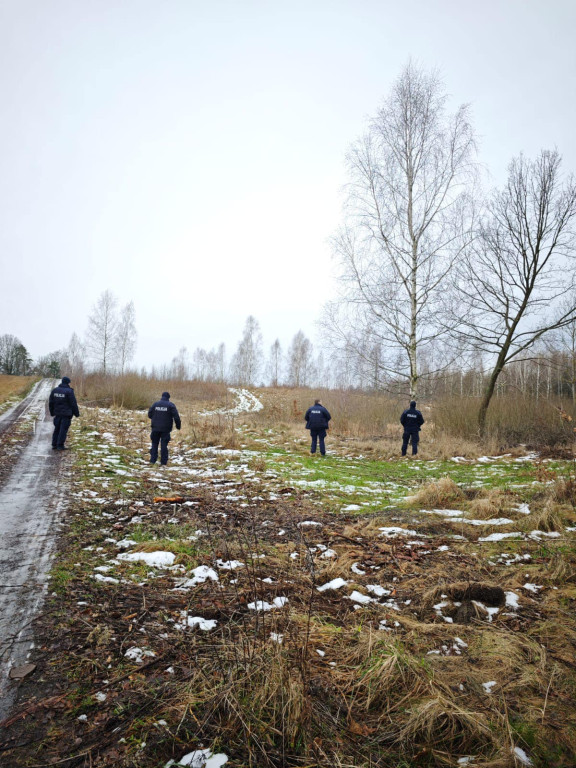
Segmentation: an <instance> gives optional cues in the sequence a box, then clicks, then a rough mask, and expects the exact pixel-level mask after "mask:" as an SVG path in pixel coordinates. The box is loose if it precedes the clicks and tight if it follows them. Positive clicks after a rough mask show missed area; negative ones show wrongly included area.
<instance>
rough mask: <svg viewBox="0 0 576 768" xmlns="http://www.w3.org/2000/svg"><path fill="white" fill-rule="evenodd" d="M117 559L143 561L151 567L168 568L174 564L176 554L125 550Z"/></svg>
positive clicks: (129, 561) (131, 561) (133, 561)
mask: <svg viewBox="0 0 576 768" xmlns="http://www.w3.org/2000/svg"><path fill="white" fill-rule="evenodd" d="M117 559H118V560H122V561H123V562H127V563H136V562H143V563H146V565H149V566H150V567H151V568H167V567H169V566H171V565H173V564H174V560H175V559H176V555H175V554H174V553H173V552H123V553H122V554H120V555H117Z"/></svg>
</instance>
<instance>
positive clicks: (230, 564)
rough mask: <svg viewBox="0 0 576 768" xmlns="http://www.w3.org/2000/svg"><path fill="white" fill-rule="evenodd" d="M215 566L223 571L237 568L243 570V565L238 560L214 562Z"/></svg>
mask: <svg viewBox="0 0 576 768" xmlns="http://www.w3.org/2000/svg"><path fill="white" fill-rule="evenodd" d="M216 565H217V566H218V568H220V569H221V570H223V571H234V570H236V569H237V568H244V563H241V562H240V560H220V559H218V560H216Z"/></svg>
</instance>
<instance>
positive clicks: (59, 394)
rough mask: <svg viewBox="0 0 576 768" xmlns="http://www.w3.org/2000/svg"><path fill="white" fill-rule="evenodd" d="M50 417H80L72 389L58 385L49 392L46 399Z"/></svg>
mask: <svg viewBox="0 0 576 768" xmlns="http://www.w3.org/2000/svg"><path fill="white" fill-rule="evenodd" d="M48 410H49V411H50V416H77V417H79V416H80V411H79V410H78V403H77V402H76V395H75V394H74V390H73V389H72V387H69V386H68V385H67V384H62V383H60V384H59V385H58V386H57V387H54V389H53V390H52V392H50V397H49V399H48Z"/></svg>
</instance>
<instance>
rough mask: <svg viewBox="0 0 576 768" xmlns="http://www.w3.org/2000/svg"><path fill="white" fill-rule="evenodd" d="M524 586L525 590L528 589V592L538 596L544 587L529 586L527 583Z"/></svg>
mask: <svg viewBox="0 0 576 768" xmlns="http://www.w3.org/2000/svg"><path fill="white" fill-rule="evenodd" d="M523 586H524V589H527V590H528V592H533V593H534V594H535V595H537V594H538V592H539V591H540V590H541V589H543V587H539V586H538V585H537V584H529V583H526V584H524V585H523Z"/></svg>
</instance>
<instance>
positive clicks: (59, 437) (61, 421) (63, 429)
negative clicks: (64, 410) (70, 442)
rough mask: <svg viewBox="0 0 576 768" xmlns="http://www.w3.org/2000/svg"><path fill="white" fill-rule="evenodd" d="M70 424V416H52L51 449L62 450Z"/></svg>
mask: <svg viewBox="0 0 576 768" xmlns="http://www.w3.org/2000/svg"><path fill="white" fill-rule="evenodd" d="M71 423H72V416H54V432H53V433H52V448H62V446H63V445H64V443H65V442H66V435H67V434H68V430H69V429H70V424H71Z"/></svg>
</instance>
